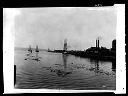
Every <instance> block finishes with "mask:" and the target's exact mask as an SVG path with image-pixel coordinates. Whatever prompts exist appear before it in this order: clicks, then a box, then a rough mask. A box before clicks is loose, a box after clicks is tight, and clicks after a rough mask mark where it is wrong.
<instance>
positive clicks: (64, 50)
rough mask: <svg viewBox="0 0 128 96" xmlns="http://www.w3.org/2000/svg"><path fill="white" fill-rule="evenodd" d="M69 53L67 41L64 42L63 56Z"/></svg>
mask: <svg viewBox="0 0 128 96" xmlns="http://www.w3.org/2000/svg"><path fill="white" fill-rule="evenodd" d="M66 53H67V39H65V40H64V48H63V54H66Z"/></svg>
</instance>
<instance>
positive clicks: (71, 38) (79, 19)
mask: <svg viewBox="0 0 128 96" xmlns="http://www.w3.org/2000/svg"><path fill="white" fill-rule="evenodd" d="M93 9H94V10H88V9H87V8H84V7H82V8H59V7H58V8H23V9H22V8H21V9H18V10H19V11H20V15H18V16H16V17H15V47H28V46H29V45H31V46H32V47H35V46H36V45H38V46H39V48H42V49H47V48H50V49H63V42H64V39H65V38H67V41H68V46H69V49H78V50H83V49H87V48H89V47H91V46H95V40H96V38H97V37H98V36H100V46H103V47H107V48H111V46H112V40H113V39H115V38H116V10H115V8H114V7H108V8H105V9H106V10H96V8H93ZM98 9H99V8H98Z"/></svg>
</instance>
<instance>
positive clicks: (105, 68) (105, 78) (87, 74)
mask: <svg viewBox="0 0 128 96" xmlns="http://www.w3.org/2000/svg"><path fill="white" fill-rule="evenodd" d="M26 54H27V51H24V50H16V51H15V60H14V61H15V65H16V85H15V88H18V89H75V90H115V89H116V70H115V69H116V68H115V66H113V65H114V64H113V63H112V62H107V61H97V60H91V59H88V58H81V57H76V56H74V55H66V54H61V53H51V52H46V51H40V52H39V54H38V57H39V60H40V61H36V60H34V58H35V56H36V53H35V52H34V53H32V54H31V55H30V56H27V55H26Z"/></svg>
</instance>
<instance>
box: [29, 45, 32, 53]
mask: <svg viewBox="0 0 128 96" xmlns="http://www.w3.org/2000/svg"><path fill="white" fill-rule="evenodd" d="M28 52H30V53H32V48H31V45H29V48H28Z"/></svg>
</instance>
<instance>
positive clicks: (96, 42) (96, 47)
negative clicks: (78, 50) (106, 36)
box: [96, 39, 97, 48]
mask: <svg viewBox="0 0 128 96" xmlns="http://www.w3.org/2000/svg"><path fill="white" fill-rule="evenodd" d="M96 48H97V39H96Z"/></svg>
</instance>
